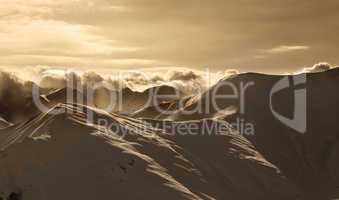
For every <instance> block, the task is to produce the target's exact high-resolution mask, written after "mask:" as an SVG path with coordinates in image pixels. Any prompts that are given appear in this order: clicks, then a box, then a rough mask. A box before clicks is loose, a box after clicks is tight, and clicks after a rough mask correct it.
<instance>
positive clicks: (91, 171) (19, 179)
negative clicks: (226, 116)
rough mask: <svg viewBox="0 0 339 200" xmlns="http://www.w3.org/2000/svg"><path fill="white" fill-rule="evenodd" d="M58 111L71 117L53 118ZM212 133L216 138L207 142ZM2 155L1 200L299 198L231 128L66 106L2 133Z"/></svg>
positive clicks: (220, 123) (217, 123) (223, 124)
mask: <svg viewBox="0 0 339 200" xmlns="http://www.w3.org/2000/svg"><path fill="white" fill-rule="evenodd" d="M59 110H63V111H65V112H64V113H63V114H59V115H53V114H52V113H53V111H59ZM88 113H93V117H94V118H93V119H94V120H93V121H92V122H89V121H88V120H87V119H86V116H87V115H88ZM102 120H106V122H107V123H106V124H102V123H99V121H102ZM208 125H213V127H214V126H215V129H209V128H208ZM183 126H187V127H193V126H194V127H196V128H194V129H182V127H183ZM112 127H114V128H112ZM218 127H222V128H218ZM207 130H209V131H211V130H212V131H211V132H208V133H209V134H208V135H206V133H207V132H205V131H207ZM173 131H174V132H173ZM181 131H183V132H181ZM173 133H180V134H173ZM0 150H1V151H0V152H1V153H0V166H1V167H0V180H1V181H0V196H1V198H2V199H12V198H14V197H15V198H18V199H25V200H39V199H49V200H54V199H55V200H59V199H83V200H86V199H110V198H114V199H127V200H128V199H131V200H134V199H164V200H166V199H168V200H173V199H190V200H192V199H236V200H237V199H239V200H242V199H249V198H250V199H258V200H259V199H260V200H261V199H264V198H266V199H267V198H268V199H281V200H286V199H298V196H299V195H300V194H299V191H298V190H297V188H296V187H295V186H294V185H293V184H292V183H291V182H290V181H289V180H288V179H287V178H286V177H285V176H284V174H283V173H282V172H281V171H280V170H279V169H278V168H277V167H276V166H274V165H273V164H272V163H270V162H269V161H267V160H266V159H265V158H264V157H263V156H262V155H261V154H260V153H259V152H258V151H257V149H256V148H255V147H254V146H253V145H252V144H251V143H250V142H249V141H248V140H246V139H245V138H244V137H242V136H241V135H239V134H238V133H237V132H235V131H233V130H232V129H231V128H230V125H229V124H228V123H226V122H224V121H217V120H200V121H187V122H170V121H155V120H153V121H142V120H137V119H133V118H129V117H126V116H121V115H117V114H109V113H106V112H102V111H100V110H98V109H92V108H90V107H87V106H84V105H75V104H74V105H71V104H59V105H57V106H55V107H54V108H53V109H52V110H51V111H50V112H49V113H43V114H40V115H39V116H37V117H35V118H34V119H32V120H30V121H29V122H27V123H24V124H21V125H16V126H14V127H10V128H8V129H5V130H0Z"/></svg>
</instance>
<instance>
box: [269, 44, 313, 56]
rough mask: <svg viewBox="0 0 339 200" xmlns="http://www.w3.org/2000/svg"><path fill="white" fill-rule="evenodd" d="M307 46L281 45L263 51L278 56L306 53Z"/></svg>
mask: <svg viewBox="0 0 339 200" xmlns="http://www.w3.org/2000/svg"><path fill="white" fill-rule="evenodd" d="M309 49H310V47H309V46H287V45H281V46H278V47H274V48H272V49H267V50H265V52H266V53H270V54H278V53H289V52H293V51H306V50H309Z"/></svg>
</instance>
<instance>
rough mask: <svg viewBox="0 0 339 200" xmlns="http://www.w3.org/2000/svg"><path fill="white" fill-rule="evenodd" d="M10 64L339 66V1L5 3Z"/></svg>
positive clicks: (2, 31) (2, 25)
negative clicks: (322, 63)
mask: <svg viewBox="0 0 339 200" xmlns="http://www.w3.org/2000/svg"><path fill="white" fill-rule="evenodd" d="M0 3H1V4H0V66H5V67H7V68H20V67H27V66H28V67H32V68H34V67H35V66H51V67H64V68H68V67H74V68H84V69H92V70H93V69H98V70H99V69H106V70H119V69H139V68H153V69H160V68H161V69H167V68H168V67H186V68H192V69H196V70H203V69H205V68H209V69H210V70H212V71H223V70H227V69H237V70H239V71H254V72H264V73H285V72H292V71H296V70H298V69H300V68H303V67H309V66H312V65H313V64H315V63H318V62H329V63H331V64H333V65H336V64H339V58H338V56H337V52H339V45H338V44H339V37H338V34H339V20H338V19H339V12H338V8H339V1H338V0H323V1H319V0H298V1H297V0H265V1H264V0H213V1H206V0H204V1H203V0H161V1H160V0H0Z"/></svg>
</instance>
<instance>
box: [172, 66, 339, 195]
mask: <svg viewBox="0 0 339 200" xmlns="http://www.w3.org/2000/svg"><path fill="white" fill-rule="evenodd" d="M286 83H287V84H286ZM293 83H294V84H293ZM242 84H243V85H246V84H250V86H249V87H248V88H247V89H246V91H245V92H244V96H241V98H243V103H242V102H241V99H239V98H233V97H234V96H232V95H234V94H235V93H234V89H235V91H241V85H242ZM281 84H283V86H284V87H285V86H287V87H286V88H280V89H281V90H280V91H279V92H275V93H274V94H273V95H272V101H270V96H271V92H272V90H273V88H275V86H276V85H278V86H280V85H281ZM284 84H286V85H284ZM233 86H234V88H233ZM338 90H339V69H332V70H329V71H326V72H321V73H309V74H299V75H290V76H277V75H265V74H256V73H246V74H239V75H236V76H233V77H231V78H227V79H224V80H221V81H220V82H218V83H217V84H216V85H215V86H213V87H212V88H210V89H209V90H208V91H206V92H205V93H204V94H202V95H200V96H198V97H196V98H195V100H194V101H192V102H190V103H189V104H187V105H186V107H185V108H184V109H182V110H180V111H178V112H177V113H176V114H174V115H172V116H171V117H170V119H172V120H179V121H180V120H199V119H203V118H214V117H215V116H218V118H222V119H223V120H226V121H227V122H229V123H230V124H232V125H233V127H234V128H235V129H238V130H239V127H240V129H242V128H243V127H242V126H243V124H245V126H246V124H247V125H252V126H251V127H254V128H255V130H254V133H253V134H246V131H245V132H243V135H244V137H246V138H247V139H248V140H249V141H251V142H252V143H253V145H254V146H255V147H256V148H257V149H258V151H259V152H260V153H262V154H263V155H264V157H265V158H267V159H268V160H269V161H271V162H272V163H273V164H274V165H275V166H277V167H278V168H279V169H281V171H282V172H283V173H284V174H286V176H287V177H288V178H289V179H290V180H293V182H294V183H295V184H296V185H298V187H300V188H301V190H303V193H304V194H305V195H306V196H307V199H331V198H334V197H336V198H338V196H339V194H338V193H339V176H338V174H339V156H338V148H339V127H338V122H337V120H338V113H339V107H338V102H339V94H338V93H337V92H335V91H338ZM238 94H240V92H239V93H238ZM303 94H305V99H303ZM216 95H230V96H228V97H229V98H220V99H216V98H215V97H216ZM295 95H299V96H297V97H296V99H295ZM297 98H299V99H300V100H301V103H300V102H298V99H297ZM304 100H305V101H304ZM212 103H214V104H215V105H216V107H218V108H219V109H215V105H213V104H212ZM270 103H272V104H270ZM294 104H297V107H298V108H302V107H303V105H305V109H304V110H303V109H302V110H301V111H294V110H293V109H294ZM270 105H272V106H270ZM198 108H200V109H198ZM227 109H229V110H232V112H225V113H224V115H222V113H223V112H224V111H225V110H227ZM242 109H243V110H242ZM272 110H273V111H274V112H273V111H272ZM220 111H221V112H220ZM241 111H243V112H241ZM220 113H221V114H220ZM297 113H299V114H303V113H305V116H304V117H305V122H306V123H305V125H306V126H305V131H301V132H299V131H298V130H295V128H296V127H293V126H292V125H293V124H291V123H290V125H291V126H288V125H286V124H285V123H286V120H285V123H284V122H283V121H282V120H281V119H282V118H281V116H284V117H285V116H286V118H288V119H291V120H292V119H293V115H294V114H297ZM278 114H279V115H278ZM277 115H278V116H279V117H280V118H279V117H277ZM297 120H298V119H297ZM239 122H240V125H239ZM296 122H297V123H296V124H294V125H299V126H300V125H302V124H303V117H302V118H301V119H300V121H296ZM297 128H298V127H297ZM299 128H302V127H299ZM239 131H243V130H239Z"/></svg>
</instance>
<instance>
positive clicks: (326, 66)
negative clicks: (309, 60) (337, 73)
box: [299, 62, 337, 73]
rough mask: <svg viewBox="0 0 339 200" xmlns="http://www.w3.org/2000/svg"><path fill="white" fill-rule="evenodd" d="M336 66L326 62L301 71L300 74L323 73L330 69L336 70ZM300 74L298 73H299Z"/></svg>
mask: <svg viewBox="0 0 339 200" xmlns="http://www.w3.org/2000/svg"><path fill="white" fill-rule="evenodd" d="M336 67H337V66H333V65H331V64H329V63H327V62H320V63H317V64H315V65H313V66H312V67H307V68H304V69H302V70H301V72H302V73H317V72H324V71H327V70H330V69H332V68H336ZM299 73H300V72H299Z"/></svg>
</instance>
